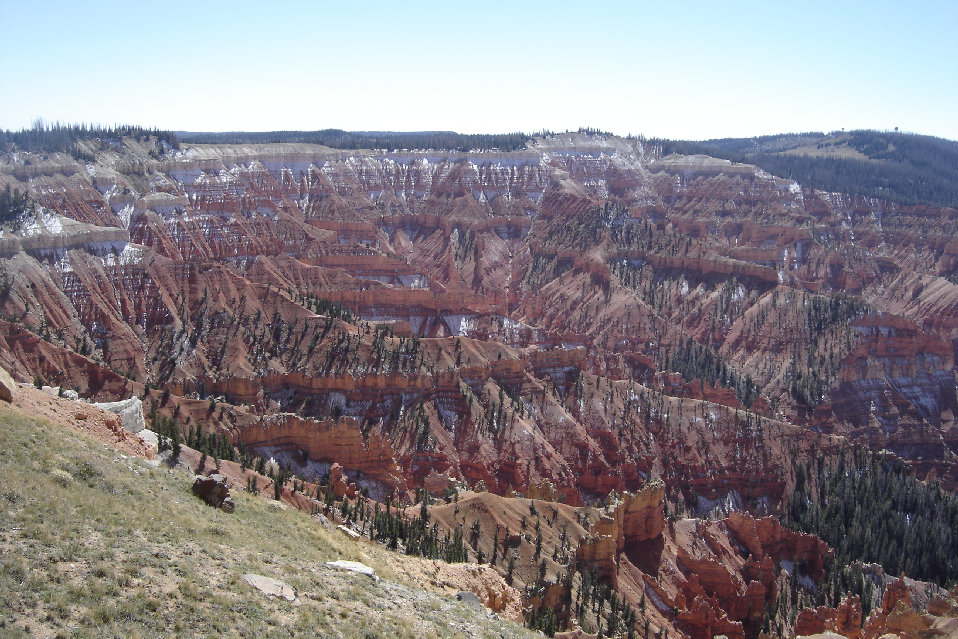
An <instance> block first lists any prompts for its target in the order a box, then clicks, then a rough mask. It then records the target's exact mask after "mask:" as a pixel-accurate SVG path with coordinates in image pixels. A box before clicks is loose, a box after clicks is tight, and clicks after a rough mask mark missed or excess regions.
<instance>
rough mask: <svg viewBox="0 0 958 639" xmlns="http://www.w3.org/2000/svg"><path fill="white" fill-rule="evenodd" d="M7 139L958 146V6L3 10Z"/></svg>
mask: <svg viewBox="0 0 958 639" xmlns="http://www.w3.org/2000/svg"><path fill="white" fill-rule="evenodd" d="M0 18H2V22H3V24H4V29H3V37H2V38H0V128H5V129H19V128H22V127H26V126H30V124H31V122H32V121H33V120H34V119H36V118H38V117H40V118H43V119H45V120H47V121H55V120H59V121H63V122H92V123H101V124H113V123H132V124H141V125H144V126H150V127H152V126H156V127H160V128H166V129H176V130H193V131H198V130H201V131H207V130H209V131H223V130H247V131H262V130H275V129H310V130H313V129H323V128H342V129H347V130H401V131H412V130H455V131H460V132H507V131H525V132H532V131H538V130H541V129H551V130H565V129H577V128H579V127H582V126H588V127H595V128H599V129H603V130H609V131H612V132H615V133H619V134H626V133H634V134H640V133H641V134H645V135H649V136H668V137H674V138H686V139H702V138H707V137H727V136H750V135H760V134H766V133H780V132H786V131H809V130H824V131H829V130H835V129H841V128H846V129H852V128H877V129H890V128H894V127H896V126H897V127H900V128H901V129H902V130H907V131H914V132H918V133H925V134H930V135H937V136H941V137H946V138H950V139H958V3H955V2H953V1H951V0H943V1H940V2H930V1H925V0H913V1H911V2H902V1H901V0H898V1H896V2H874V1H873V2H842V1H841V0H832V1H830V2H794V3H785V2H774V1H773V2H741V1H734V0H733V1H728V2H715V1H708V2H697V1H689V2H663V1H661V0H657V1H656V2H644V1H633V2H600V1H593V2H562V1H557V0H552V1H548V2H539V1H535V0H524V1H517V0H512V1H510V2H495V1H485V2H468V3H466V2H458V1H456V0H446V1H444V2H432V1H417V2H377V1H366V2H361V3H360V2H355V3H353V2H348V3H346V2H336V3H327V2H319V1H313V2H262V1H260V2H255V3H253V2H244V1H241V0H237V1H234V2H229V3H225V2H206V1H204V0H193V1H191V2H180V1H178V0H171V1H166V2H161V3H153V2H139V3H134V2H76V1H75V0H73V1H71V2H49V1H48V2H26V1H23V0H0Z"/></svg>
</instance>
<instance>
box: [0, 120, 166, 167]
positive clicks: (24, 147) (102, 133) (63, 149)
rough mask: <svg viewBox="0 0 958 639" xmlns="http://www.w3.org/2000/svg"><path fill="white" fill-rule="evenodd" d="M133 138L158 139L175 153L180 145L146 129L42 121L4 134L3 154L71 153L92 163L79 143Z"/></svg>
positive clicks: (163, 133)
mask: <svg viewBox="0 0 958 639" xmlns="http://www.w3.org/2000/svg"><path fill="white" fill-rule="evenodd" d="M123 137H131V138H134V139H136V140H137V141H140V142H145V141H148V140H150V139H151V138H154V139H155V140H156V141H157V142H164V143H165V144H166V145H167V146H169V147H170V148H173V149H179V148H180V143H179V140H177V138H176V135H174V134H173V132H172V131H161V130H159V129H145V128H143V127H141V126H134V125H130V124H124V125H116V126H112V127H104V126H99V125H87V124H60V123H59V122H57V123H55V124H47V123H44V122H43V121H38V122H37V123H36V124H34V125H33V127H32V128H30V129H23V130H21V131H3V130H0V151H2V152H4V153H6V152H10V151H29V152H31V153H57V152H60V153H70V154H71V155H73V157H74V158H76V159H77V160H84V161H92V160H93V156H92V155H91V154H90V153H89V152H88V151H84V150H83V149H81V148H80V146H79V144H78V143H79V142H81V141H91V140H110V139H115V140H119V139H120V138H123Z"/></svg>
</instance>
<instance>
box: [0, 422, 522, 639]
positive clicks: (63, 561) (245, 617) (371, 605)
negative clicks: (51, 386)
mask: <svg viewBox="0 0 958 639" xmlns="http://www.w3.org/2000/svg"><path fill="white" fill-rule="evenodd" d="M190 486H191V480H190V477H189V476H188V475H187V473H185V472H182V471H170V470H168V469H167V468H166V467H165V466H160V467H154V466H151V465H150V464H149V463H148V462H146V461H143V460H140V459H137V458H133V457H126V456H123V455H121V454H120V453H118V452H117V451H116V450H114V449H112V448H109V447H107V446H105V445H104V444H102V443H100V442H98V441H95V440H93V439H89V438H86V437H84V436H82V435H77V434H74V433H71V432H69V431H67V430H64V429H62V428H60V427H57V426H54V425H52V424H49V423H45V422H41V421H35V420H33V419H31V418H29V417H26V416H25V415H23V414H22V413H20V412H18V411H17V410H16V409H13V408H9V407H7V406H6V405H4V406H0V636H4V637H17V636H24V637H26V636H29V637H155V636H190V637H192V636H211V637H212V636H217V637H220V636H236V637H291V636H311V637H313V636H315V637H362V638H364V639H365V638H366V637H473V636H476V637H524V636H532V635H530V634H529V633H528V632H527V631H525V630H524V629H523V628H521V627H520V626H518V625H517V624H514V623H511V622H508V621H505V620H502V619H500V618H498V617H496V616H495V615H492V614H491V613H488V612H487V611H484V610H476V609H473V608H469V607H467V606H465V605H463V604H460V603H458V602H456V601H455V600H453V599H450V598H445V597H440V596H438V595H435V594H432V593H428V592H426V591H424V590H421V589H419V588H416V587H415V586H407V585H403V584H401V583H398V582H397V580H402V575H397V574H396V572H395V571H394V570H393V569H392V568H391V566H395V565H396V564H395V557H394V556H391V555H390V553H388V551H386V550H384V549H382V548H380V547H379V546H376V545H375V544H371V543H362V542H360V543H357V542H354V541H352V540H349V539H347V538H346V537H345V536H343V535H341V533H339V532H337V531H335V530H333V531H327V530H326V529H324V528H323V527H321V526H320V525H318V524H317V523H316V522H315V521H313V520H311V519H310V517H309V516H308V515H306V514H305V513H302V512H299V511H295V510H292V509H287V508H285V507H283V506H280V505H278V504H276V503H274V502H270V501H267V500H264V499H262V498H260V497H254V496H251V495H247V494H245V493H239V492H236V491H234V494H233V498H234V499H235V500H236V504H237V507H236V512H235V513H234V514H232V515H229V514H226V513H224V512H222V511H220V510H218V509H213V508H209V507H208V506H206V505H205V504H203V503H202V502H200V501H199V500H198V499H196V498H195V497H193V496H192V494H191V492H190ZM336 559H347V560H355V561H362V562H364V563H366V564H368V565H370V566H372V567H374V568H375V569H376V572H377V574H378V575H380V576H381V577H382V579H381V580H380V581H375V582H374V581H373V580H371V579H370V578H368V577H366V576H363V575H359V574H355V573H350V572H343V571H339V570H336V569H334V568H331V567H329V566H327V565H326V562H327V561H330V560H336ZM246 573H255V574H259V575H265V576H268V577H273V578H276V579H281V580H283V581H285V582H287V583H288V584H290V585H292V586H293V587H294V588H295V589H296V592H297V595H298V601H296V602H288V601H286V600H283V599H278V598H272V597H267V596H266V595H264V594H262V593H260V592H259V591H257V590H255V589H253V588H252V587H251V586H249V585H248V584H247V583H246V582H245V581H244V580H243V575H244V574H246Z"/></svg>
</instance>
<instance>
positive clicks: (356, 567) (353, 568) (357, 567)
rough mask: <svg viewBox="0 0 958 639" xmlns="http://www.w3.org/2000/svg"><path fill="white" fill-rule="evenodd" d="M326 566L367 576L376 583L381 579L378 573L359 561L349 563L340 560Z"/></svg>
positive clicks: (330, 562) (329, 562) (328, 562)
mask: <svg viewBox="0 0 958 639" xmlns="http://www.w3.org/2000/svg"><path fill="white" fill-rule="evenodd" d="M326 564H327V565H329V566H332V567H333V568H339V569H340V570H348V571H350V572H355V573H359V574H360V575H366V576H367V577H369V578H370V579H373V580H374V581H379V577H377V576H376V571H375V570H374V569H373V568H371V567H370V566H367V565H366V564H364V563H362V562H359V561H347V560H345V559H339V560H337V561H327V562H326Z"/></svg>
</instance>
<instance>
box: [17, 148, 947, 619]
mask: <svg viewBox="0 0 958 639" xmlns="http://www.w3.org/2000/svg"><path fill="white" fill-rule="evenodd" d="M149 150H150V148H149V147H148V146H144V144H142V143H137V142H134V141H132V140H127V141H125V142H124V143H123V144H121V145H103V148H101V149H99V150H98V151H97V154H96V158H95V160H94V161H93V162H91V163H89V164H87V165H81V164H78V163H77V162H75V161H73V160H72V159H71V158H67V157H63V156H58V155H52V156H50V157H49V158H45V159H44V158H40V157H35V158H32V163H31V164H30V165H27V164H26V163H25V160H24V157H25V156H23V157H21V155H18V156H17V158H12V157H9V158H4V159H3V161H2V162H0V186H5V185H7V184H10V185H12V186H15V187H18V188H20V189H21V190H26V191H28V192H29V193H30V194H31V197H32V198H33V201H34V202H35V203H36V209H35V211H34V212H33V213H31V214H30V215H29V216H27V219H24V220H22V221H21V224H20V225H19V227H18V228H17V229H14V228H13V227H7V228H5V229H4V231H3V235H2V237H0V284H2V286H0V313H2V317H3V322H0V360H2V361H0V364H2V365H3V366H4V367H5V368H7V369H8V370H10V371H11V372H12V373H13V374H14V376H15V377H17V378H18V379H19V380H20V381H31V380H32V379H33V378H34V377H37V376H39V377H40V378H42V381H45V382H50V383H54V384H57V385H62V386H64V387H67V388H75V389H77V390H78V391H79V392H80V393H81V394H82V395H84V396H95V397H96V398H97V399H120V398H123V397H127V396H129V395H130V394H133V393H136V394H138V395H141V394H142V395H144V396H146V402H147V406H148V407H149V408H151V407H153V406H154V405H155V407H156V410H157V411H158V413H159V414H161V415H167V416H171V417H174V416H175V417H176V418H177V419H178V420H180V423H181V425H182V426H183V428H184V429H185V428H191V427H194V426H196V425H199V426H200V427H201V428H202V429H203V430H204V431H207V432H214V433H217V434H226V435H227V436H228V438H229V439H231V440H232V441H233V442H234V443H236V444H243V445H244V446H249V447H251V448H253V449H254V450H257V451H259V452H261V453H264V454H270V455H272V454H275V455H279V456H281V457H283V458H284V459H285V460H287V461H288V462H289V463H290V464H292V466H293V467H294V470H297V471H299V472H301V473H303V474H306V475H310V476H311V477H312V478H313V479H319V478H320V477H319V476H321V475H322V474H323V473H324V472H331V470H332V468H334V467H336V468H337V471H336V472H337V473H341V476H339V475H337V480H336V484H337V486H339V489H338V492H337V494H339V493H340V492H341V493H342V494H347V493H351V492H352V491H355V490H356V489H357V487H359V488H362V487H366V488H372V489H373V490H374V491H376V492H375V494H376V495H377V496H389V497H391V498H394V499H395V500H397V501H398V502H400V503H404V502H408V501H411V500H412V499H413V498H414V495H415V492H414V491H415V490H416V489H417V488H420V487H423V486H427V487H430V490H433V491H435V492H436V493H437V494H445V493H446V492H447V491H450V490H453V489H454V488H455V487H456V486H462V485H471V486H482V487H484V488H485V489H486V490H488V491H490V492H489V493H488V494H485V495H486V496H484V497H482V498H481V499H478V500H476V501H475V503H473V504H471V505H470V508H474V509H475V512H476V516H477V517H478V518H480V519H482V518H483V517H486V518H490V517H491V518H492V519H490V520H489V521H490V522H492V521H493V519H495V521H496V522H497V523H498V524H499V525H500V526H502V527H503V528H505V526H511V530H510V533H509V536H510V539H509V540H507V541H508V542H509V543H510V544H513V546H512V547H514V548H518V549H519V552H520V553H522V557H523V559H524V561H525V563H524V564H522V566H524V567H520V568H519V569H518V570H519V571H520V574H518V575H517V576H516V580H517V581H518V582H521V583H523V584H533V583H535V581H536V574H535V570H536V569H535V568H534V567H533V566H534V563H535V562H534V561H533V560H532V552H533V551H532V550H530V549H529V548H527V545H528V541H529V540H528V539H525V537H524V535H528V534H530V533H529V531H527V530H523V531H521V532H520V530H518V528H519V527H520V521H521V520H520V519H519V516H520V515H518V514H516V513H514V512H512V511H511V510H509V508H506V509H505V512H503V513H499V514H496V513H495V512H494V511H495V510H496V508H498V507H499V504H496V503H493V501H490V500H495V499H498V497H497V496H509V495H513V494H520V495H527V496H529V497H533V498H535V499H536V500H542V499H545V500H547V501H550V502H555V504H556V505H555V506H550V507H551V508H554V512H555V515H554V521H553V522H552V523H551V524H550V526H548V528H549V530H550V531H552V532H550V533H549V534H548V535H547V537H549V539H548V540H547V542H548V544H552V545H551V546H549V548H551V549H553V550H556V549H558V554H557V557H558V558H559V559H562V558H563V557H564V562H565V563H563V561H560V560H558V559H557V560H553V559H552V558H551V556H549V557H546V559H547V561H546V572H547V575H549V576H550V577H551V578H554V579H555V580H558V577H559V573H560V571H561V567H562V566H565V565H568V563H569V562H574V561H578V562H579V563H580V564H581V565H582V566H593V567H595V568H596V570H597V572H598V573H599V574H600V575H601V576H602V578H603V579H605V580H606V581H607V582H608V583H610V584H614V585H615V586H616V587H617V591H618V592H620V593H621V594H622V596H623V597H625V598H626V599H627V600H629V601H631V602H633V604H635V605H639V603H640V602H641V601H642V600H643V599H644V600H645V601H646V603H647V607H648V609H649V611H650V613H649V614H650V615H652V618H653V623H654V624H655V625H657V626H658V627H669V628H672V629H673V630H674V631H675V632H679V633H683V634H685V635H688V636H695V637H698V636H702V637H704V636H711V634H726V635H728V636H745V635H754V633H755V631H756V624H757V621H756V620H757V619H758V621H760V617H756V615H757V614H760V612H759V611H761V610H762V609H763V607H764V604H765V603H767V602H768V601H769V600H770V597H772V598H773V597H774V594H773V593H774V591H775V589H776V585H775V583H776V582H775V575H776V574H777V571H778V569H779V568H780V566H781V565H782V562H786V561H794V560H795V559H796V557H798V555H799V554H800V555H802V556H805V557H807V559H808V561H807V563H806V564H804V565H806V566H807V567H808V568H807V569H808V571H809V575H808V576H809V578H810V579H813V580H814V579H818V578H820V575H819V573H820V571H821V563H820V560H822V558H823V557H825V556H826V555H827V549H824V548H823V547H822V545H821V542H818V541H817V540H815V539H814V538H806V537H803V536H799V535H796V534H795V533H790V532H789V531H787V530H785V529H784V528H782V527H781V526H780V525H778V524H777V523H776V522H775V521H774V520H770V519H767V518H764V517H762V516H764V515H768V514H774V513H775V512H776V510H777V507H778V505H779V504H780V503H781V501H782V499H783V498H784V497H786V496H787V495H788V492H789V488H790V483H791V482H792V481H793V475H792V472H791V468H792V466H793V462H794V460H796V459H801V460H806V459H809V458H812V457H817V456H822V455H823V456H825V457H828V456H831V455H833V454H836V453H838V452H840V451H842V450H845V449H847V448H848V447H849V445H850V444H851V443H852V442H856V441H858V442H865V443H867V444H869V445H871V446H873V447H875V448H885V449H887V450H891V451H893V452H894V453H896V454H897V455H898V456H900V457H902V458H903V459H905V460H907V461H909V462H910V463H911V464H912V465H913V467H914V468H915V469H916V471H917V473H918V474H919V476H920V477H924V476H926V475H931V476H933V477H937V478H938V479H940V480H942V482H943V484H944V485H945V486H946V487H949V488H953V487H955V486H956V485H958V461H956V454H958V425H956V423H955V412H956V408H958V400H956V396H955V348H956V347H955V344H958V286H956V285H955V284H953V283H952V280H951V279H949V278H952V279H953V278H954V277H955V276H956V275H958V272H956V268H958V257H956V256H958V244H956V242H955V240H954V237H955V236H956V235H958V233H956V231H958V214H956V213H955V211H953V210H950V209H940V208H931V207H904V206H899V205H894V204H889V203H887V202H882V201H878V200H874V199H869V198H861V197H853V196H847V195H841V194H831V193H823V192H817V191H813V190H810V189H807V188H803V187H802V186H801V185H798V184H795V183H794V182H791V181H789V180H783V179H780V178H777V177H774V176H771V175H768V174H765V173H764V172H762V171H760V170H757V169H756V168H755V167H751V166H748V165H739V164H733V163H730V162H726V161H718V160H714V159H712V158H705V157H700V156H693V157H677V156H673V157H667V158H663V157H660V156H659V155H657V153H656V150H655V149H653V148H648V147H647V146H646V145H645V143H644V142H642V141H640V140H631V139H630V140H625V139H617V138H612V137H609V136H603V135H585V134H562V135H556V136H550V137H546V138H541V139H537V140H535V141H534V142H533V143H531V144H530V145H529V147H528V148H527V149H526V150H524V151H521V152H513V153H499V152H478V151H477V152H470V153H459V152H446V151H408V152H389V153H387V152H379V151H349V152H347V151H339V150H332V149H327V148H323V147H317V146H310V145H243V146H227V145H211V146H196V147H192V148H188V149H184V150H183V151H180V152H175V153H174V152H169V153H168V154H166V155H164V156H162V157H160V158H159V159H157V158H156V157H155V156H151V155H150V153H149ZM167 391H168V392H167ZM337 465H338V466H337ZM317 475H319V476H317ZM613 491H614V492H615V494H616V495H621V496H622V497H621V501H618V502H617V504H618V505H617V506H615V507H613V508H611V509H606V510H603V511H601V512H600V511H599V510H593V509H589V508H588V506H589V505H594V504H598V503H601V502H602V501H603V500H605V499H607V498H608V496H609V495H610V493H612V492H613ZM559 502H561V503H559ZM528 503H529V502H528V501H527V502H526V503H524V504H523V505H522V507H523V508H525V507H527V506H528ZM453 508H454V507H452V506H451V505H450V510H452V509H453ZM510 508H514V506H510ZM575 508H579V509H580V510H578V511H577V510H574V509H575ZM666 508H667V509H668V510H669V513H670V514H671V515H672V519H674V520H675V521H672V522H668V519H667V518H666V517H665V515H664V512H665V509H666ZM734 511H738V512H734ZM576 512H579V513H580V515H576V514H575V513H576ZM585 512H588V513H590V519H589V521H588V522H586V521H584V520H583V519H581V513H585ZM743 512H748V513H751V514H749V515H745V514H742V513H743ZM483 513H484V514H483ZM509 513H512V514H509ZM523 514H525V515H526V516H527V519H528V520H527V521H526V526H527V527H528V526H531V525H532V523H531V520H532V519H533V517H532V516H531V514H529V513H523ZM695 514H700V515H705V514H710V515H711V516H712V517H713V519H714V520H713V521H700V520H695V519H684V518H682V517H683V516H685V515H695ZM506 515H508V516H506ZM436 516H437V517H438V518H439V519H441V520H443V517H445V520H448V523H449V526H450V527H449V530H450V532H451V531H453V530H454V526H455V524H454V523H453V522H454V521H455V514H452V515H450V514H449V513H446V514H443V513H442V512H437V514H436ZM497 517H498V519H496V518H497ZM577 517H579V518H577ZM755 517H759V518H757V519H756V518H755ZM445 520H444V521H445ZM483 521H485V520H484V519H483ZM555 522H560V523H561V522H564V523H565V524H567V526H566V535H568V537H567V539H568V540H570V541H569V543H565V542H562V541H559V539H560V536H561V533H560V532H559V528H558V527H557V524H556V523H555ZM569 531H573V532H574V534H573V532H569ZM487 532H488V531H487ZM573 539H574V541H575V542H576V543H575V544H574V545H573V544H572V543H571V540H573ZM580 542H581V543H580ZM503 543H505V542H503ZM476 544H477V546H476V547H477V548H482V549H483V552H484V553H486V556H487V557H488V556H490V555H491V553H492V551H493V547H492V546H491V545H490V544H489V540H488V538H485V539H482V540H477V542H476ZM536 561H541V558H538V559H537V560H536ZM526 572H528V574H525V573H526ZM560 596H561V588H551V589H546V590H544V591H542V592H541V593H538V594H536V597H538V599H536V601H538V602H539V604H543V602H545V601H553V600H554V599H555V598H556V597H560ZM842 605H843V606H844V608H842V610H843V612H841V613H840V614H839V613H835V615H832V613H828V615H831V616H828V615H826V616H828V619H829V620H830V621H828V623H831V624H832V625H833V626H834V627H835V628H844V627H845V626H846V625H847V626H848V627H851V626H853V625H854V623H853V622H854V614H853V613H854V602H853V601H852V600H849V601H848V602H846V603H843V604H842ZM822 614H825V613H822ZM840 619H841V620H845V621H840ZM848 620H850V621H848ZM846 622H847V623H846ZM816 627H818V626H816ZM829 627H832V626H829ZM710 633H711V634H710Z"/></svg>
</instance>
